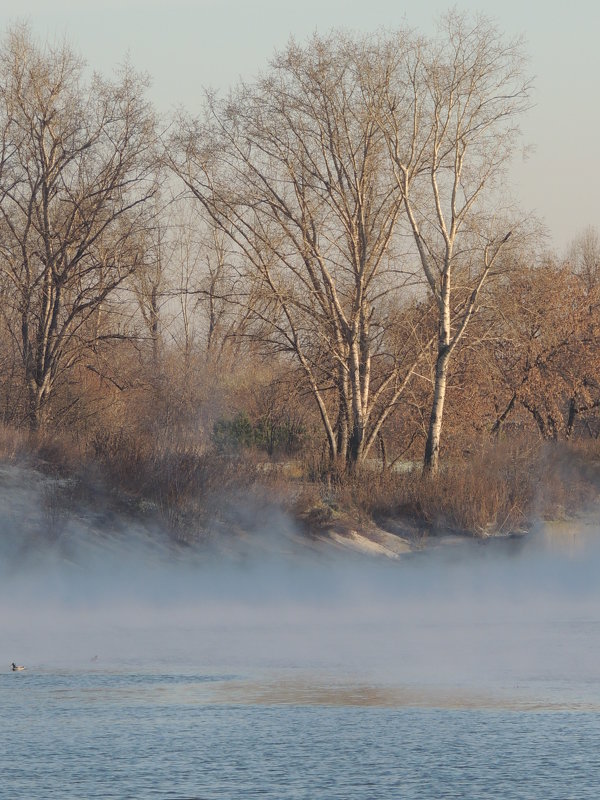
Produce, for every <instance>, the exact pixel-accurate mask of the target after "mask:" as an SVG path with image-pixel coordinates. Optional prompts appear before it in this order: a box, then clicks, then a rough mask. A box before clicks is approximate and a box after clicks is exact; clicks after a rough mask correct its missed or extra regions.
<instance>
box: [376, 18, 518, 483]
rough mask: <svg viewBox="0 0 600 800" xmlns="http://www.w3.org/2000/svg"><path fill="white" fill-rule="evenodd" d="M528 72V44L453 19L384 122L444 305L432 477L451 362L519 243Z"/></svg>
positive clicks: (425, 47)
mask: <svg viewBox="0 0 600 800" xmlns="http://www.w3.org/2000/svg"><path fill="white" fill-rule="evenodd" d="M523 69H524V60H523V52H522V45H521V42H519V41H516V42H506V41H505V40H504V38H503V37H502V36H501V35H500V33H499V31H498V30H497V29H496V28H495V27H494V26H493V25H491V24H490V23H489V22H487V21H486V20H484V19H476V20H475V21H473V20H471V19H470V18H468V17H464V16H461V15H459V14H457V13H456V12H451V13H450V14H449V15H447V16H446V17H445V18H444V19H443V20H442V24H441V33H440V35H439V37H437V38H434V39H430V40H425V39H421V40H413V41H412V42H411V43H410V45H409V46H405V47H404V50H403V53H402V56H401V57H400V58H399V59H398V63H397V68H396V74H395V75H394V76H393V78H392V79H391V80H390V84H389V86H390V90H389V95H388V98H387V107H386V112H385V114H384V115H383V116H382V117H381V127H382V130H383V131H385V135H386V139H387V143H388V147H389V152H390V156H391V159H392V161H393V165H394V174H395V178H396V181H397V184H398V187H399V190H400V192H401V194H402V198H403V203H404V209H405V211H406V218H407V220H408V225H409V230H410V233H411V234H412V237H413V238H414V242H415V246H416V250H417V253H418V259H419V262H420V266H421V269H422V272H423V275H424V277H425V279H426V281H427V285H428V287H429V290H430V291H431V293H432V295H433V298H434V299H435V302H436V304H437V308H438V339H437V359H436V365H435V380H434V388H433V401H432V407H431V415H430V420H429V428H428V435H427V441H426V446H425V458H424V467H425V471H426V472H428V473H435V472H436V471H437V468H438V459H439V448H440V437H441V430H442V418H443V410H444V400H445V396H446V386H447V378H448V364H449V361H450V358H451V356H452V353H453V351H454V350H455V349H456V347H457V346H458V344H459V342H460V341H461V339H462V338H463V335H464V333H465V330H466V328H467V326H468V324H469V321H470V320H471V318H472V316H473V314H474V313H475V312H476V309H477V304H478V298H479V296H480V292H481V289H482V287H483V285H484V283H485V282H486V281H487V280H488V278H489V277H490V274H491V273H492V272H493V270H494V269H495V267H496V266H497V265H498V260H499V256H500V253H501V252H502V251H503V250H504V249H505V248H506V245H507V242H508V241H509V237H510V236H511V227H509V226H508V225H507V224H506V223H503V222H502V219H501V216H500V215H499V212H498V207H499V205H500V204H499V198H498V195H497V194H496V191H497V189H498V187H499V180H500V179H501V178H502V177H503V175H504V168H505V165H506V163H507V161H508V159H509V157H510V156H511V154H512V152H513V149H514V147H515V143H516V135H517V133H518V130H517V127H516V121H517V118H518V117H519V115H520V114H521V113H522V112H523V111H524V110H525V109H526V107H527V105H528V102H529V100H528V98H529V92H530V83H529V80H528V79H527V78H525V77H524V74H523ZM502 188H503V187H502V186H500V189H501V190H502Z"/></svg>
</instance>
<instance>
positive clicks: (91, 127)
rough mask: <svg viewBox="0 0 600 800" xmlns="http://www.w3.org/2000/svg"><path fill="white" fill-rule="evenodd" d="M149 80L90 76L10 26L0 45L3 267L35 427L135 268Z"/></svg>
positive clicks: (146, 176) (149, 173)
mask: <svg viewBox="0 0 600 800" xmlns="http://www.w3.org/2000/svg"><path fill="white" fill-rule="evenodd" d="M145 88H146V86H145V79H144V78H142V77H140V76H138V75H136V74H135V73H133V72H132V70H131V69H130V68H128V67H125V68H123V69H122V70H121V72H120V74H119V75H118V77H117V78H116V80H114V81H108V80H104V79H102V78H101V77H99V76H94V77H92V78H91V79H90V80H86V77H85V70H84V64H83V62H82V61H81V59H80V58H79V57H78V56H77V55H76V54H75V53H74V52H73V51H72V50H71V48H70V47H69V46H68V45H65V44H62V45H60V46H51V45H44V46H41V45H38V44H37V43H36V42H35V41H34V40H33V39H32V37H31V35H30V33H29V31H28V29H27V28H26V27H15V28H13V29H12V30H10V31H9V32H8V34H7V35H6V37H5V39H4V41H3V43H2V46H1V49H0V269H1V270H2V275H3V281H4V285H5V286H6V287H7V292H6V295H5V303H7V304H8V308H7V309H5V311H6V313H7V314H8V316H9V318H10V321H11V331H12V335H13V336H14V338H15V341H16V342H17V343H18V347H19V351H20V355H21V360H22V365H23V375H24V383H25V385H26V391H27V395H28V401H27V408H28V411H27V417H28V423H29V426H30V427H31V428H32V429H37V428H38V427H39V426H40V425H41V424H42V423H43V421H44V410H45V408H46V407H47V404H48V400H49V398H50V397H51V394H52V391H53V388H54V386H55V383H56V381H57V379H58V377H59V376H60V375H61V374H64V373H65V372H68V371H69V370H70V369H71V368H72V367H73V365H74V364H75V363H77V361H78V360H79V359H80V357H81V354H82V352H83V351H84V350H85V348H86V347H87V346H88V344H89V343H90V336H91V333H92V331H93V328H94V326H93V325H91V324H90V323H91V321H92V318H93V317H94V315H95V314H97V313H98V312H99V309H100V308H101V307H102V305H103V304H104V303H105V302H106V301H107V299H108V298H109V297H110V296H111V295H112V294H113V293H114V292H115V290H116V289H117V288H118V287H120V286H121V285H122V284H123V282H124V281H125V280H126V279H127V278H128V276H130V275H131V274H132V273H133V272H134V271H135V270H136V269H137V268H138V267H139V263H140V262H139V251H138V248H137V246H136V242H137V240H138V237H139V235H140V230H141V229H142V227H143V224H144V220H145V214H146V212H147V204H146V203H145V201H146V200H147V199H148V198H149V197H150V196H151V195H152V193H153V191H154V181H153V174H154V173H153V170H154V153H155V150H154V139H155V131H154V125H155V123H154V116H153V113H152V110H151V108H150V107H149V105H148V103H147V102H146V100H145V99H144V92H145Z"/></svg>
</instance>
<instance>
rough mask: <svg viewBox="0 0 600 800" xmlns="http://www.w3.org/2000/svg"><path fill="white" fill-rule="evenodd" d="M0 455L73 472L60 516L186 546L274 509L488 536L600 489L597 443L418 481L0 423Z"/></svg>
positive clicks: (520, 447)
mask: <svg viewBox="0 0 600 800" xmlns="http://www.w3.org/2000/svg"><path fill="white" fill-rule="evenodd" d="M0 459H1V460H4V461H9V462H10V461H19V462H21V463H22V462H26V463H28V464H30V465H32V466H35V467H38V468H40V469H42V470H44V471H46V472H50V473H52V474H55V475H58V476H61V477H68V478H69V479H70V480H68V481H66V482H60V483H57V487H56V490H55V492H54V494H56V496H54V495H53V496H52V498H51V504H50V505H52V507H53V508H54V507H56V509H58V510H59V511H60V513H61V514H62V513H68V511H69V509H75V508H78V507H81V508H86V509H88V510H97V511H99V512H104V511H110V510H111V509H112V510H118V511H119V512H126V513H130V514H133V515H136V516H140V515H141V516H145V517H148V516H150V517H151V518H153V519H156V521H157V522H159V523H160V524H161V526H163V527H165V528H166V529H167V530H168V531H169V532H170V534H171V535H172V536H173V537H174V538H176V539H178V540H181V541H192V540H197V539H199V538H202V536H204V535H205V534H206V532H207V531H209V530H212V529H214V525H213V523H214V521H215V520H221V521H222V522H223V525H222V526H221V529H224V528H226V527H227V523H228V522H229V521H235V519H236V514H237V510H238V509H243V508H246V509H249V508H254V509H255V510H256V509H260V508H269V507H272V506H273V505H275V504H278V505H279V506H280V507H281V506H282V507H284V508H285V509H286V510H287V511H288V512H289V513H291V515H292V516H294V517H296V518H297V519H301V520H302V521H303V522H304V523H308V526H309V528H310V527H311V526H312V527H315V528H318V527H321V526H326V525H327V524H328V523H329V522H331V521H332V520H334V519H335V518H336V517H337V516H339V515H340V514H346V515H351V516H353V517H355V518H357V519H359V520H363V521H366V520H369V519H372V520H376V521H377V520H379V521H381V520H382V519H384V518H395V519H397V520H402V519H404V520H407V521H409V522H411V523H414V524H415V527H416V528H417V529H419V530H421V531H426V532H428V533H435V532H441V531H460V532H467V533H471V534H473V535H475V536H485V535H488V534H492V533H502V532H510V531H515V530H518V529H523V528H527V527H528V526H529V525H530V524H531V522H532V520H534V519H536V518H539V517H546V518H548V517H554V518H560V517H562V516H566V515H572V514H573V513H575V512H577V511H578V510H580V509H581V508H582V507H584V506H585V505H586V504H587V503H589V502H590V501H592V500H593V499H595V498H597V496H598V490H599V487H600V446H599V445H598V443H597V442H588V443H586V444H574V445H571V444H569V445H566V444H542V443H541V442H539V441H529V442H528V441H512V442H510V441H508V442H501V443H497V444H494V445H489V446H488V447H485V448H481V449H480V450H479V451H478V452H477V453H476V454H474V455H472V456H470V457H469V458H463V459H456V460H451V461H448V462H446V463H445V464H444V466H443V468H442V469H441V471H440V473H439V475H438V476H437V477H436V478H423V477H422V475H421V472H420V470H419V469H415V470H413V471H412V472H404V473H398V472H390V471H387V472H385V473H381V472H377V471H376V470H375V469H373V468H371V469H364V470H363V471H362V472H361V473H357V474H356V475H352V476H347V475H346V476H344V475H342V474H340V473H336V474H335V475H333V476H332V475H331V473H329V474H326V472H325V471H324V470H323V469H321V468H320V467H321V466H322V465H321V464H320V461H318V459H316V458H312V460H310V459H309V462H308V463H306V464H305V465H304V472H303V473H302V471H301V470H300V468H299V466H298V464H296V463H295V464H294V469H287V468H286V465H285V464H280V465H277V464H275V463H273V462H265V461H264V459H262V460H261V459H260V458H259V456H258V455H257V454H256V453H253V452H252V451H246V452H244V451H242V452H241V453H239V454H238V455H237V456H235V457H231V456H223V455H220V454H218V453H216V452H214V451H212V450H206V449H202V448H200V447H199V446H198V445H197V444H194V443H193V442H187V443H186V442H182V441H179V442H173V443H170V444H166V443H165V439H164V437H163V438H161V440H160V441H157V440H156V439H153V438H152V437H150V436H148V435H144V434H141V433H139V432H138V433H132V432H127V431H125V430H116V431H115V430H112V431H106V430H105V431H98V430H97V431H96V432H95V434H94V435H93V437H92V438H91V439H90V440H88V441H82V440H75V439H70V438H69V437H67V436H65V435H62V436H60V437H52V436H42V435H32V434H29V433H26V432H21V431H17V430H14V429H10V428H1V427H0ZM302 474H303V477H301V475H302ZM307 475H308V476H309V477H308V479H307ZM233 524H235V522H234V523H233Z"/></svg>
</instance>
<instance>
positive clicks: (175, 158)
mask: <svg viewBox="0 0 600 800" xmlns="http://www.w3.org/2000/svg"><path fill="white" fill-rule="evenodd" d="M393 44H394V45H395V44H396V41H394V43H393ZM395 57H396V56H395V48H394V46H392V42H391V41H390V40H388V39H386V38H385V37H380V38H377V37H365V38H364V39H354V38H351V37H345V36H343V35H341V34H337V35H332V36H330V37H326V38H320V37H317V36H315V37H314V38H313V39H312V40H311V41H310V42H309V43H308V45H306V46H305V47H302V46H299V45H297V44H295V43H292V44H290V45H289V47H288V48H287V49H286V50H285V51H284V52H282V53H280V54H279V55H277V56H276V57H275V59H274V60H273V62H272V63H271V67H270V69H269V71H268V73H267V74H266V75H265V76H264V77H263V78H261V79H260V80H258V81H256V82H255V83H253V84H243V85H241V86H240V87H239V88H238V89H237V90H236V91H234V92H233V93H232V94H231V96H230V97H229V98H228V99H227V100H225V101H220V100H218V99H217V98H214V97H211V98H209V108H208V118H207V120H206V121H205V122H203V123H192V122H189V121H188V122H186V123H184V125H183V127H182V130H181V132H180V136H179V140H178V142H177V143H176V149H175V150H172V152H171V159H172V164H173V166H174V167H175V169H176V170H177V172H178V174H179V175H180V176H181V177H182V178H183V180H184V181H185V183H186V185H187V186H188V188H189V189H190V190H191V192H192V193H193V195H194V196H195V197H196V198H197V199H198V200H199V201H200V203H201V204H202V205H203V206H204V208H205V209H206V210H207V212H208V214H209V215H210V216H211V218H212V219H213V221H214V223H215V224H216V225H218V226H219V227H220V228H221V230H222V231H223V232H224V234H225V235H226V236H227V237H228V239H229V242H230V243H231V249H232V251H233V253H232V257H237V264H238V272H239V275H240V283H241V285H243V286H245V287H247V291H249V292H251V294H252V306H251V307H252V315H253V319H254V322H255V323H256V326H257V327H256V329H255V336H256V338H257V339H260V340H262V341H263V342H264V343H265V344H268V345H269V346H270V347H271V348H274V349H275V350H278V351H280V352H286V353H289V354H291V355H292V356H293V358H294V359H295V360H296V363H297V364H298V366H299V368H300V370H301V372H302V375H303V379H304V381H305V382H306V384H307V385H308V387H309V389H310V391H311V393H312V396H313V398H314V401H315V402H316V405H317V407H318V410H319V414H320V418H321V421H322V424H323V429H324V431H325V434H326V437H327V442H328V448H329V454H330V458H331V461H332V462H337V463H338V464H340V465H343V466H344V467H348V468H349V469H352V468H353V467H354V466H355V465H356V464H358V463H360V462H361V461H362V460H364V458H365V457H366V455H367V453H368V452H369V450H370V448H371V447H372V445H373V443H374V442H375V440H376V438H377V435H378V432H379V431H380V429H381V426H382V425H383V423H384V422H385V420H386V419H387V417H388V416H389V415H390V414H391V413H392V412H393V410H394V408H395V406H396V403H397V401H398V399H399V397H400V396H401V394H402V392H403V391H404V390H405V388H406V386H407V383H408V381H409V380H410V377H411V375H412V372H413V370H414V368H415V365H416V363H417V361H418V359H419V357H420V353H419V352H418V350H417V349H415V342H416V338H415V339H413V338H411V337H410V336H409V337H407V338H406V339H405V340H404V341H403V342H402V343H401V345H400V346H399V347H397V348H395V349H394V348H392V347H388V344H389V341H388V339H387V338H386V332H387V331H388V330H389V323H388V318H387V315H386V314H385V304H384V302H383V300H384V298H387V299H388V300H389V298H390V295H391V294H394V293H395V297H396V298H398V297H401V296H402V292H401V290H402V287H403V286H404V285H405V284H406V283H407V281H408V280H409V278H408V277H407V276H406V275H403V273H402V270H401V266H402V260H401V259H400V258H399V257H398V255H399V253H398V242H397V241H396V240H395V233H396V228H397V223H398V218H399V215H400V214H401V213H403V209H402V205H401V200H402V187H401V186H400V185H399V184H398V182H397V181H396V180H395V178H394V174H393V172H392V170H391V169H390V159H389V153H388V149H387V146H386V140H385V137H384V133H383V131H382V130H381V126H380V125H379V122H378V119H379V116H378V111H380V110H381V106H382V104H383V103H384V102H385V99H386V97H387V95H388V90H389V87H388V85H387V81H388V76H389V74H390V61H393V60H394V59H395Z"/></svg>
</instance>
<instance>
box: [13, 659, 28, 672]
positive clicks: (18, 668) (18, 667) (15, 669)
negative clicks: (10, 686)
mask: <svg viewBox="0 0 600 800" xmlns="http://www.w3.org/2000/svg"><path fill="white" fill-rule="evenodd" d="M11 667H12V671H13V672H20V671H21V670H22V669H25V667H23V666H21V665H20V664H15V662H14V661H13V662H12V664H11Z"/></svg>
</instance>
